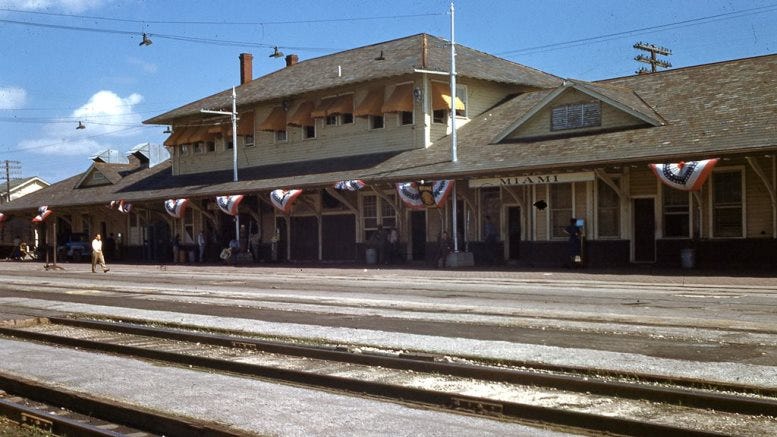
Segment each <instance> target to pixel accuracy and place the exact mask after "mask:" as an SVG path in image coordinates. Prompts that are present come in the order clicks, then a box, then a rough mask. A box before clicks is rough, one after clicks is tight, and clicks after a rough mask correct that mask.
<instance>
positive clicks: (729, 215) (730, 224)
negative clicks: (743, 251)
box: [712, 170, 743, 237]
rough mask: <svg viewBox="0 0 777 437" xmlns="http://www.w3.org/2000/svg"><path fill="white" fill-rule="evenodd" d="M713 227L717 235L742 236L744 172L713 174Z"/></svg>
mask: <svg viewBox="0 0 777 437" xmlns="http://www.w3.org/2000/svg"><path fill="white" fill-rule="evenodd" d="M712 208H713V209H712V229H713V233H714V236H715V237H742V236H743V226H742V222H743V220H742V212H743V208H742V172H741V171H739V170H734V171H720V172H715V173H713V174H712Z"/></svg>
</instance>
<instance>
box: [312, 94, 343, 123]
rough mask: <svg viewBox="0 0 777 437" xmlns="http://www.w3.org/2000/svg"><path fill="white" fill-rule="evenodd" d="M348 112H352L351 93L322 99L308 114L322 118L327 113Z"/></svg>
mask: <svg viewBox="0 0 777 437" xmlns="http://www.w3.org/2000/svg"><path fill="white" fill-rule="evenodd" d="M350 113H353V94H345V95H342V96H339V97H331V98H328V99H324V100H322V101H321V104H320V105H318V107H317V108H316V109H315V110H314V111H313V112H312V113H311V114H310V115H311V116H312V117H313V118H323V117H326V116H328V115H336V114H350Z"/></svg>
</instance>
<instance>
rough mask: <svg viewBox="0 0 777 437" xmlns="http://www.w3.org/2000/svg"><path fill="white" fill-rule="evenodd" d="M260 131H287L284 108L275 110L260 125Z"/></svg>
mask: <svg viewBox="0 0 777 437" xmlns="http://www.w3.org/2000/svg"><path fill="white" fill-rule="evenodd" d="M259 130H261V131H267V132H280V131H285V130H286V111H284V110H283V108H281V107H278V108H273V110H272V111H271V112H270V115H268V116H267V118H265V119H264V121H263V122H261V123H259Z"/></svg>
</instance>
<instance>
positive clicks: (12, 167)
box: [0, 159, 22, 202]
mask: <svg viewBox="0 0 777 437" xmlns="http://www.w3.org/2000/svg"><path fill="white" fill-rule="evenodd" d="M2 165H3V168H4V169H5V171H3V176H4V177H5V198H4V199H0V200H3V201H5V202H10V201H11V179H13V178H12V177H11V175H12V174H13V175H14V176H15V177H17V178H20V177H21V175H22V163H21V162H19V161H9V160H7V159H6V160H5V161H2Z"/></svg>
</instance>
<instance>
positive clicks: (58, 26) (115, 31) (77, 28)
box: [0, 19, 338, 52]
mask: <svg viewBox="0 0 777 437" xmlns="http://www.w3.org/2000/svg"><path fill="white" fill-rule="evenodd" d="M0 23H8V24H18V25H21V26H32V27H43V28H48V29H60V30H75V31H81V32H95V33H107V34H114V35H131V36H141V35H142V34H143V32H134V31H129V30H119V29H100V28H96V27H82V26H66V25H62V24H48V23H36V22H32V21H17V20H5V19H0ZM145 35H147V36H148V37H154V38H162V39H171V40H176V41H184V42H191V43H198V44H211V45H218V46H237V47H257V48H273V47H278V48H283V49H285V50H298V51H312V52H330V51H334V50H338V49H336V48H331V47H294V46H282V45H278V44H263V43H255V42H245V41H230V40H222V39H213V38H197V37H191V36H183V35H167V34H161V33H151V32H145Z"/></svg>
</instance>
